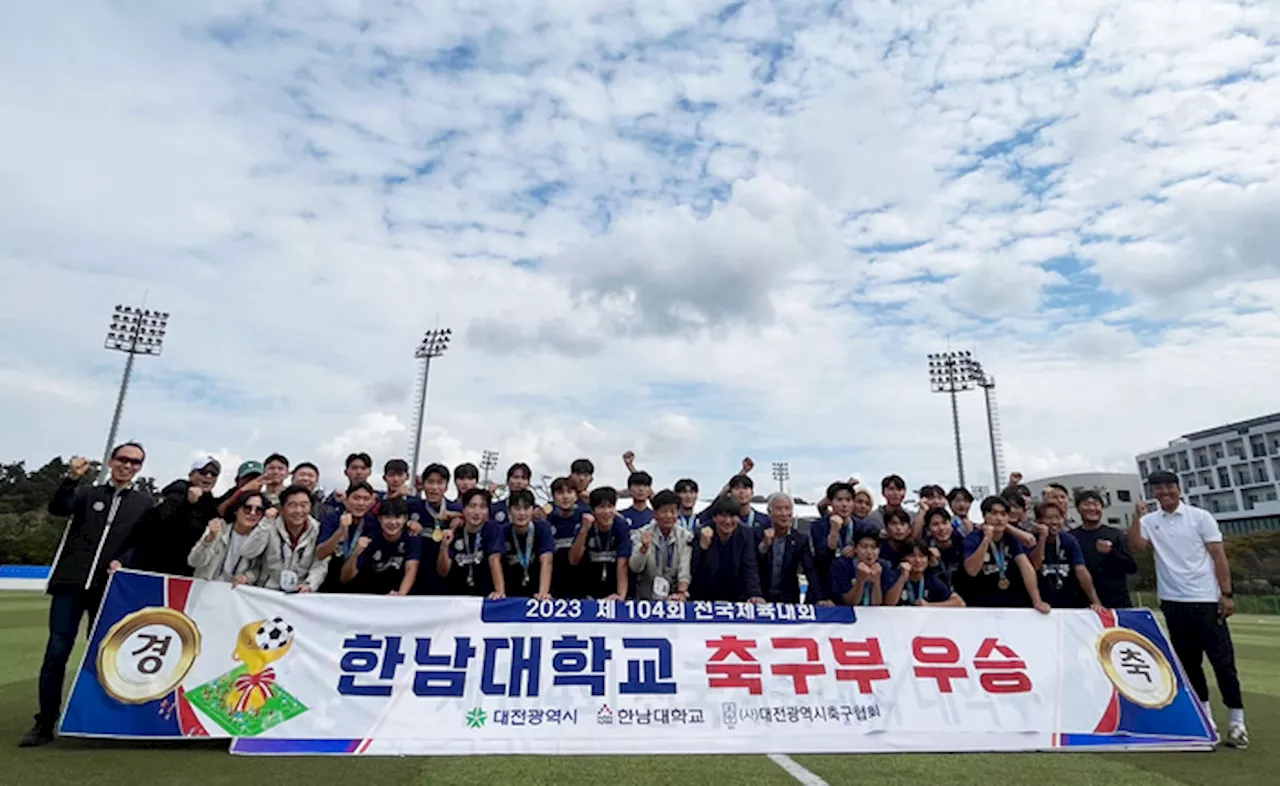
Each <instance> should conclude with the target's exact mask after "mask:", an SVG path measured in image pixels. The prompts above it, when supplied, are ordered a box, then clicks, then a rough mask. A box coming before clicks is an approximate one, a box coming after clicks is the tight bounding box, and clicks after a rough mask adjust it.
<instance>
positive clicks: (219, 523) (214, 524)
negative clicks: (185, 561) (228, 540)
mask: <svg viewBox="0 0 1280 786" xmlns="http://www.w3.org/2000/svg"><path fill="white" fill-rule="evenodd" d="M226 525H227V522H225V521H223V520H222V519H213V520H212V521H210V522H209V534H208V535H205V536H204V542H205V543H212V542H214V541H215V540H217V539H218V535H219V534H220V533H221V532H222V528H223V527H225V526H226Z"/></svg>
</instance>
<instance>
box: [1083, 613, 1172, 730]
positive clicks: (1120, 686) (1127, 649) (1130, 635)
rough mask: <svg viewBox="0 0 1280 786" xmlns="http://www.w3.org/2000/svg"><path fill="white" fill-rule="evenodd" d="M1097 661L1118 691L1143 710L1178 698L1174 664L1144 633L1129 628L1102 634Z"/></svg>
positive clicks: (1167, 703)
mask: <svg viewBox="0 0 1280 786" xmlns="http://www.w3.org/2000/svg"><path fill="white" fill-rule="evenodd" d="M1098 660H1099V661H1101V662H1102V669H1103V671H1105V672H1106V673H1107V679H1109V680H1111V684H1112V685H1115V686H1116V690H1118V691H1120V694H1121V695H1122V696H1124V697H1125V698H1126V699H1128V700H1129V701H1131V702H1133V703H1134V704H1137V705H1138V706H1140V707H1146V708H1147V709H1152V710H1158V709H1161V708H1162V707H1167V706H1169V705H1170V704H1172V703H1173V700H1174V698H1175V697H1177V695H1178V680H1177V678H1176V677H1175V676H1174V671H1173V664H1171V663H1169V659H1168V658H1166V657H1165V655H1164V653H1163V652H1161V651H1160V648H1159V647H1157V646H1156V645H1155V644H1154V643H1152V641H1151V640H1150V639H1148V638H1147V637H1146V636H1143V635H1142V634H1141V633H1138V632H1136V631H1132V630H1129V629H1127V628H1108V629H1107V630H1105V631H1103V633H1102V635H1101V636H1099V637H1098Z"/></svg>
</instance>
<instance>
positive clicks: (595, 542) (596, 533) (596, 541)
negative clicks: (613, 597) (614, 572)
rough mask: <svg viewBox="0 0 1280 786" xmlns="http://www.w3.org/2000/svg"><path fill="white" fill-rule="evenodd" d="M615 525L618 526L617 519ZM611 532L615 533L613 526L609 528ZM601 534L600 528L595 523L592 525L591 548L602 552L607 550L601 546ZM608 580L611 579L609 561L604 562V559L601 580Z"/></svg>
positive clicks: (601, 567)
mask: <svg viewBox="0 0 1280 786" xmlns="http://www.w3.org/2000/svg"><path fill="white" fill-rule="evenodd" d="M613 526H614V527H616V526H618V522H616V521H615V522H613ZM609 534H610V535H612V534H613V529H612V528H610V529H609ZM600 535H601V532H600V530H598V529H596V528H595V526H594V525H593V526H592V527H591V549H592V551H595V552H602V551H605V549H604V548H602V547H601V545H600ZM608 580H609V563H607V562H604V561H603V560H602V561H601V562H600V581H601V582H605V581H608Z"/></svg>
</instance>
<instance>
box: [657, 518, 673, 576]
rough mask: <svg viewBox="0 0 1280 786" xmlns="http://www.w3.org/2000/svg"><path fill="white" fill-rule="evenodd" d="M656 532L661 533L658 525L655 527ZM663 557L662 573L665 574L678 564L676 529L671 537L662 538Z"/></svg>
mask: <svg viewBox="0 0 1280 786" xmlns="http://www.w3.org/2000/svg"><path fill="white" fill-rule="evenodd" d="M654 532H657V533H659V535H660V534H661V530H659V529H658V528H657V527H655V528H654ZM662 557H663V559H662V563H663V564H662V575H664V576H665V575H666V574H668V573H670V572H671V569H672V568H673V567H674V566H675V564H676V533H675V531H674V530H672V532H671V536H670V537H667V538H663V540H662Z"/></svg>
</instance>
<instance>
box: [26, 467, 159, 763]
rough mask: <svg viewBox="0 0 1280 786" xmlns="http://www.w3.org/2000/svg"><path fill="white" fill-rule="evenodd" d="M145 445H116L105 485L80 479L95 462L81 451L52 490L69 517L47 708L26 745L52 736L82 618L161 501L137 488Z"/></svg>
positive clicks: (56, 579) (43, 693)
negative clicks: (129, 542) (139, 527)
mask: <svg viewBox="0 0 1280 786" xmlns="http://www.w3.org/2000/svg"><path fill="white" fill-rule="evenodd" d="M146 456H147V454H146V452H145V451H144V450H143V449H142V446H141V445H139V444H137V443H136V442H126V443H125V444H123V445H119V446H117V447H116V448H115V449H114V450H112V451H111V458H110V460H109V462H108V465H109V468H110V470H111V474H110V477H109V478H108V480H107V482H106V483H103V484H102V485H100V486H94V485H91V484H83V485H82V484H81V480H83V479H84V477H85V475H86V474H88V473H89V472H90V471H91V470H92V469H93V465H92V462H90V461H89V460H88V459H86V458H81V457H79V456H77V457H75V458H73V459H71V471H70V473H69V474H68V475H67V477H66V478H65V479H64V480H63V481H62V483H61V484H60V485H59V486H58V489H57V491H55V492H54V493H53V499H52V500H51V501H50V502H49V513H50V514H52V515H54V516H69V517H70V518H71V520H70V521H69V522H67V526H66V529H65V530H63V532H62V542H61V543H60V544H59V545H58V552H57V554H55V555H54V558H53V569H52V571H51V572H50V574H49V586H48V590H47V591H48V593H49V594H50V595H51V596H53V597H52V599H51V600H50V603H49V641H48V643H47V644H46V645H45V650H44V663H43V664H42V665H41V666H40V711H39V712H38V713H37V714H36V722H35V725H34V726H32V727H31V730H30V731H28V732H27V733H26V735H25V736H24V737H23V738H22V741H21V742H20V743H19V744H20V745H21V746H22V747H24V748H30V747H34V746H37V745H45V744H47V743H49V742H52V741H53V730H54V729H55V728H56V727H57V725H58V715H59V713H60V712H61V710H62V684H63V681H64V679H65V677H66V671H67V658H69V657H70V656H71V650H72V648H73V647H74V646H75V643H76V631H77V630H78V629H79V627H80V621H81V620H82V619H85V618H86V617H87V618H88V623H89V627H92V626H93V619H94V616H95V615H96V614H97V613H98V605H99V602H100V601H101V600H102V593H103V591H104V590H105V589H106V586H107V576H108V574H109V573H110V572H112V571H114V570H115V569H116V568H118V567H120V562H119V557H120V555H121V553H122V547H123V546H124V543H125V541H126V540H127V539H128V537H129V533H130V531H132V530H133V528H134V526H136V525H137V523H138V522H139V521H140V520H141V519H142V517H143V516H144V515H146V514H147V512H148V511H150V510H151V507H152V505H153V504H154V501H153V500H152V499H151V497H150V496H149V495H147V494H145V493H142V492H139V491H136V490H134V488H133V479H134V476H136V475H137V474H138V471H139V470H141V469H142V462H143V461H144V460H145V459H146Z"/></svg>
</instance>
